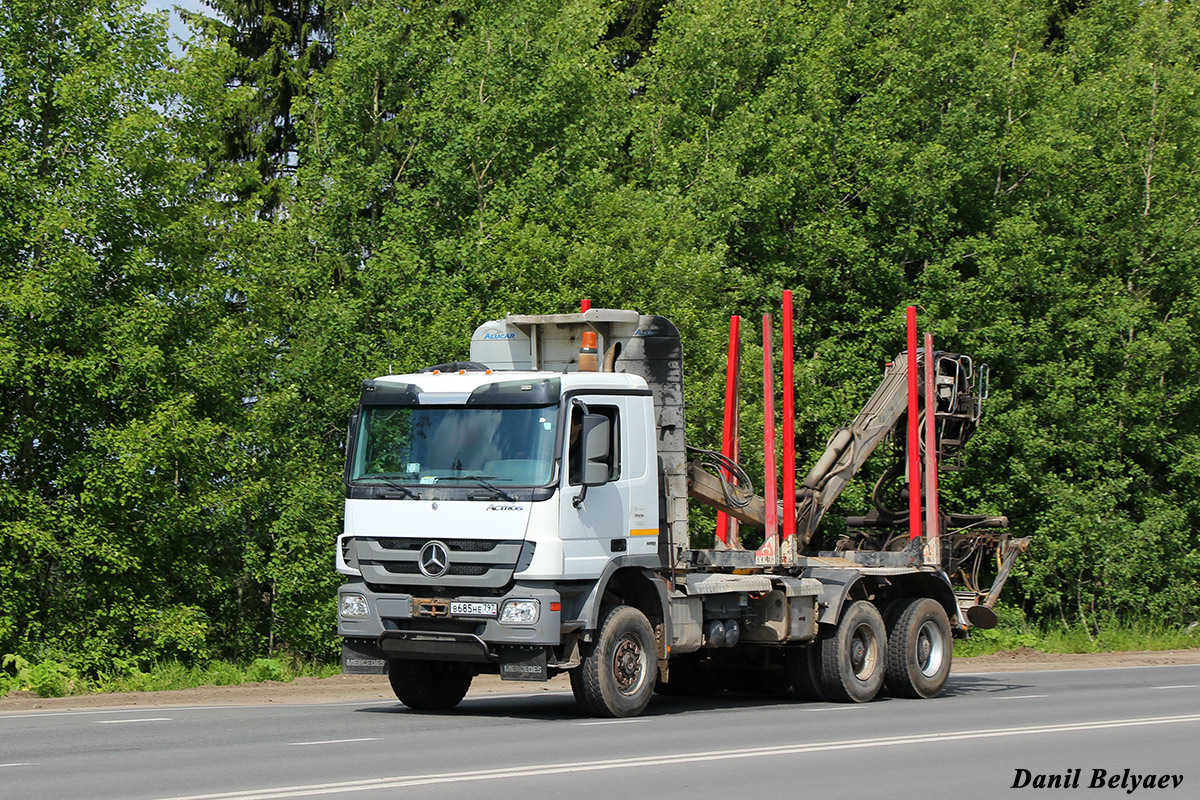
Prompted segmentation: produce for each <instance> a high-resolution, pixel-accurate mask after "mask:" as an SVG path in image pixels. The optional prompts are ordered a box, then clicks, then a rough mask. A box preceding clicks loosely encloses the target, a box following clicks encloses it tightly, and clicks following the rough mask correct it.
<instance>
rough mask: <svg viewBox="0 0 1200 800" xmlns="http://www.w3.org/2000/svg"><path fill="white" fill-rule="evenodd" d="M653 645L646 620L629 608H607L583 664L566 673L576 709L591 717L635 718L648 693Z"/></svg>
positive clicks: (652, 676)
mask: <svg viewBox="0 0 1200 800" xmlns="http://www.w3.org/2000/svg"><path fill="white" fill-rule="evenodd" d="M657 670H658V645H657V644H656V642H655V639H654V629H653V628H651V627H650V620H648V619H646V615H645V614H643V613H642V612H641V611H638V610H637V609H636V608H633V607H631V606H616V607H614V608H611V609H608V610H607V611H605V613H604V615H603V619H601V621H600V630H599V633H598V635H597V637H596V641H595V642H593V643H592V646H591V647H590V648H588V651H587V653H586V654H585V655H584V657H583V663H582V664H580V665H579V667H578V668H576V669H573V670H571V690H572V692H573V693H574V694H575V699H576V701H577V702H578V703H579V705H580V706H581V707H582V708H583V709H584V711H586V712H588V713H589V714H592V715H594V716H597V717H636V716H637V715H638V714H641V713H642V711H644V710H645V708H646V705H647V704H648V703H649V702H650V697H651V696H652V695H653V694H654V683H655V673H656V672H657Z"/></svg>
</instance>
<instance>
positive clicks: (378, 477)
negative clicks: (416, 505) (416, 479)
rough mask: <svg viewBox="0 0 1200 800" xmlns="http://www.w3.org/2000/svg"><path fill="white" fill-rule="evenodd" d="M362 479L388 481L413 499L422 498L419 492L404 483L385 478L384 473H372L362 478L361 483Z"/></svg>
mask: <svg viewBox="0 0 1200 800" xmlns="http://www.w3.org/2000/svg"><path fill="white" fill-rule="evenodd" d="M362 481H380V482H381V483H386V484H387V485H388V486H390V487H391V488H393V489H395V490H397V491H399V492H400V493H401V494H404V495H407V496H408V497H411V498H412V499H413V500H420V499H421V495H419V494H417V493H416V492H414V491H413V490H412V489H410V488H408V487H407V486H405V485H404V484H403V483H396V481H394V480H392V479H391V478H385V477H384V476H383V475H371V476H369V477H366V478H361V479H360V481H359V482H360V483H361V482H362Z"/></svg>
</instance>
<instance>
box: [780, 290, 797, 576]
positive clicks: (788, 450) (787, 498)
mask: <svg viewBox="0 0 1200 800" xmlns="http://www.w3.org/2000/svg"><path fill="white" fill-rule="evenodd" d="M792 323H793V312H792V292H791V290H787V289H785V290H784V292H783V533H782V535H781V536H780V539H782V540H783V541H784V542H787V541H788V539H789V537H791V536H792V535H793V534H794V533H795V532H796V408H795V397H794V393H795V384H794V382H793V368H792V360H793V357H794V353H795V347H796V345H795V341H794V336H793V332H792ZM793 544H794V543H793ZM780 549H781V551H782V552H781V554H780V555H781V556H782V557H783V560H784V563H785V564H788V563H791V561H792V559H791V558H790V555H792V553H791V552H790V551H789V550H788V548H786V547H783V548H780Z"/></svg>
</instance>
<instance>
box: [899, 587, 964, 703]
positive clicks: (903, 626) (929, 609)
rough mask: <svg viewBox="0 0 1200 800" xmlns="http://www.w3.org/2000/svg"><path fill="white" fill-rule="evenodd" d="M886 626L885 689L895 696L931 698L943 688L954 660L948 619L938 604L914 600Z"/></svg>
mask: <svg viewBox="0 0 1200 800" xmlns="http://www.w3.org/2000/svg"><path fill="white" fill-rule="evenodd" d="M897 612H898V613H896V614H895V616H894V617H893V621H892V622H891V624H890V625H889V626H888V646H887V688H888V691H889V692H890V693H891V694H893V695H895V696H896V697H934V696H936V695H937V694H939V693H940V692H941V691H942V687H944V686H945V685H946V679H947V678H948V677H949V676H950V662H951V661H952V659H953V657H954V647H953V641H952V640H951V635H950V620H949V618H947V616H946V610H945V609H944V608H942V605H941V603H938V602H937V601H936V600H931V599H929V598H928V597H916V598H912V599H910V600H908V601H906V602H905V604H904V605H903V607H901V608H899V609H898V610H897Z"/></svg>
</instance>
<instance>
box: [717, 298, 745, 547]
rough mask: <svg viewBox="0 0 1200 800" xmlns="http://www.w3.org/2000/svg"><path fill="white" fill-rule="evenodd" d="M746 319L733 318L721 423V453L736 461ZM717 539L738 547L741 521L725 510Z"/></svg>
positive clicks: (719, 514) (727, 477)
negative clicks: (741, 336) (742, 331)
mask: <svg viewBox="0 0 1200 800" xmlns="http://www.w3.org/2000/svg"><path fill="white" fill-rule="evenodd" d="M741 322H742V318H741V317H739V316H737V315H736V314H735V315H734V316H732V317H730V318H729V355H728V357H727V358H726V361H725V417H724V419H723V420H722V423H721V455H723V456H725V457H726V458H729V459H731V460H733V461H736V460H737V449H736V445H735V443H734V439H735V437H736V435H737V431H736V429H737V404H738V375H740V374H741V366H742V352H741V347H740V346H739V342H738V336H739V331H740V328H741ZM722 474H724V476H725V480H727V481H728V480H731V479H732V478H733V475H732V474H731V473H730V472H729V470H726V469H722ZM717 538H718V539H719V540H720V541H721V543H722V544H725V545H727V546H729V547H732V548H735V549H736V548H737V547H738V536H737V520H735V519H733V518H732V517H730V516H729V515H728V514H726V513H725V512H724V511H718V512H717Z"/></svg>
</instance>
